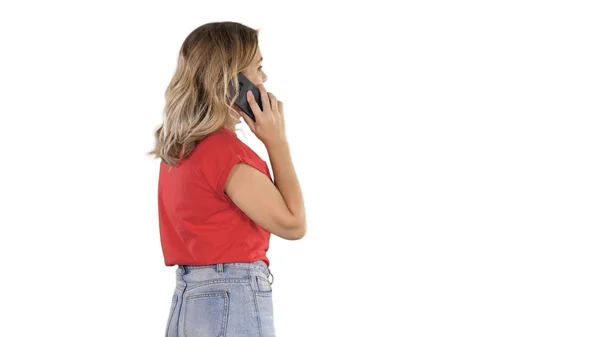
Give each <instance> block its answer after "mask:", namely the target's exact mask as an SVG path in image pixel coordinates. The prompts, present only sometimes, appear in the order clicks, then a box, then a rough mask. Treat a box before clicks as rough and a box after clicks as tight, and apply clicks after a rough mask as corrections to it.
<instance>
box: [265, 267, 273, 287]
mask: <svg viewBox="0 0 600 337" xmlns="http://www.w3.org/2000/svg"><path fill="white" fill-rule="evenodd" d="M267 270H268V271H269V276H271V279H272V280H271V281H269V284H273V282H275V276H273V274H272V273H271V269H269V268H267Z"/></svg>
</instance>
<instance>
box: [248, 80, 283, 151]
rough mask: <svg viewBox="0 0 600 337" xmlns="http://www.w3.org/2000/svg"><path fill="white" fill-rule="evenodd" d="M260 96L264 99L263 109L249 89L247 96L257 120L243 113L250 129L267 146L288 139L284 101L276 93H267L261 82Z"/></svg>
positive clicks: (259, 87) (259, 86)
mask: <svg viewBox="0 0 600 337" xmlns="http://www.w3.org/2000/svg"><path fill="white" fill-rule="evenodd" d="M257 87H258V90H259V91H260V98H261V101H262V106H263V108H262V110H261V109H260V107H259V106H258V103H257V102H256V99H255V97H254V95H253V94H252V91H250V90H248V92H247V93H246V97H247V98H248V103H249V104H250V108H251V109H252V112H253V113H254V118H255V119H256V122H255V121H253V120H252V118H250V117H249V116H248V115H246V114H245V113H242V114H241V115H242V117H243V118H244V120H245V121H246V124H248V127H250V130H252V132H253V133H254V134H255V135H256V137H257V138H258V139H260V141H262V142H263V144H265V146H266V147H269V146H272V145H276V144H278V143H281V142H285V141H286V135H285V121H284V118H283V102H281V101H278V100H277V98H276V97H275V95H273V94H272V93H270V92H269V93H267V90H266V89H265V87H264V85H262V84H259V85H258V86H257Z"/></svg>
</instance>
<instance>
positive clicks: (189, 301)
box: [165, 261, 275, 337]
mask: <svg viewBox="0 0 600 337" xmlns="http://www.w3.org/2000/svg"><path fill="white" fill-rule="evenodd" d="M272 276H273V274H271V271H270V270H269V268H267V265H266V264H265V263H264V262H263V261H256V262H253V263H219V264H213V265H207V266H182V265H179V266H178V267H177V270H176V284H175V292H174V294H173V300H172V303H171V309H170V311H169V319H168V321H167V329H166V332H165V336H166V337H200V336H202V337H204V336H208V337H242V336H243V337H275V327H274V325H273V299H272V297H271V295H272V289H271V284H272V283H273V281H272Z"/></svg>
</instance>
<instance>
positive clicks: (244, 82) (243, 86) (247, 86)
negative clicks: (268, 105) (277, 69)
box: [231, 73, 262, 122]
mask: <svg viewBox="0 0 600 337" xmlns="http://www.w3.org/2000/svg"><path fill="white" fill-rule="evenodd" d="M237 78H238V82H239V92H240V94H239V95H238V97H237V99H236V100H235V105H237V106H238V107H239V108H240V109H241V110H242V111H243V112H244V113H245V114H246V115H248V116H249V117H250V118H252V120H253V121H255V122H256V118H255V117H254V113H252V109H251V108H250V104H249V103H248V99H247V97H246V95H247V92H248V90H250V91H252V93H253V94H254V98H255V99H256V103H258V106H259V107H260V109H261V110H262V101H261V99H260V91H258V88H257V87H256V86H255V85H254V83H252V82H251V81H250V80H249V79H248V78H247V77H246V76H244V75H242V73H239V74H238V75H237ZM233 84H234V83H233V81H232V82H231V85H232V88H233ZM232 88H231V89H232ZM231 93H232V95H233V91H231Z"/></svg>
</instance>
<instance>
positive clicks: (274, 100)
mask: <svg viewBox="0 0 600 337" xmlns="http://www.w3.org/2000/svg"><path fill="white" fill-rule="evenodd" d="M269 101H270V102H271V110H273V111H276V110H277V97H275V95H274V94H273V93H271V92H270V93H269Z"/></svg>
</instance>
